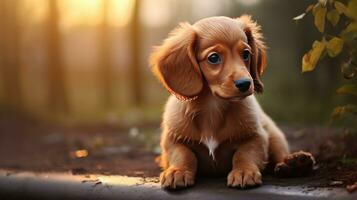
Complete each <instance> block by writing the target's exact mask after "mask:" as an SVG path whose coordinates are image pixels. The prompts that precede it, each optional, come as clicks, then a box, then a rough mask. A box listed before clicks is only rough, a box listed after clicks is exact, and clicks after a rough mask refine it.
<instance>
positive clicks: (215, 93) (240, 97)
mask: <svg viewBox="0 0 357 200" xmlns="http://www.w3.org/2000/svg"><path fill="white" fill-rule="evenodd" d="M213 94H214V96H216V97H218V98H220V99H224V100H227V101H241V100H243V99H245V98H246V97H248V96H250V95H252V94H253V92H247V93H244V94H240V95H236V96H230V97H225V96H222V95H220V94H219V93H218V92H213Z"/></svg>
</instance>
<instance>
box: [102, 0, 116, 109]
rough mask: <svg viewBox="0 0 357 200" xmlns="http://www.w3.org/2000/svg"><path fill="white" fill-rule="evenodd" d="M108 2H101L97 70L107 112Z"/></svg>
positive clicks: (109, 67) (109, 88)
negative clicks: (98, 70)
mask: <svg viewBox="0 0 357 200" xmlns="http://www.w3.org/2000/svg"><path fill="white" fill-rule="evenodd" d="M109 4H110V0H102V11H101V12H102V23H101V27H100V30H99V31H100V33H99V41H100V44H99V45H100V47H99V53H100V55H99V56H100V57H99V69H100V79H101V91H102V92H103V93H102V98H103V105H104V107H105V109H107V110H109V109H111V108H112V106H113V98H112V92H113V76H112V73H113V70H112V65H111V54H110V53H111V51H110V47H111V37H110V26H109V22H108V14H109V13H108V10H109Z"/></svg>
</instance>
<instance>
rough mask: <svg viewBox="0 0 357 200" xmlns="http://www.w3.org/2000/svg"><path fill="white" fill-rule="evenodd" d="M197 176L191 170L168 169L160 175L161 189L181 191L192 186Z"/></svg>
mask: <svg viewBox="0 0 357 200" xmlns="http://www.w3.org/2000/svg"><path fill="white" fill-rule="evenodd" d="M194 180H195V175H194V173H193V172H191V171H189V170H183V169H178V168H168V169H166V170H165V171H163V172H161V174H160V183H161V187H162V188H165V189H179V188H185V187H189V186H192V185H193V184H194V183H195V181H194Z"/></svg>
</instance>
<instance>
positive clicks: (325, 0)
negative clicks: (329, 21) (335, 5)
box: [319, 0, 327, 6]
mask: <svg viewBox="0 0 357 200" xmlns="http://www.w3.org/2000/svg"><path fill="white" fill-rule="evenodd" d="M319 3H320V4H321V5H323V6H326V4H327V0H319Z"/></svg>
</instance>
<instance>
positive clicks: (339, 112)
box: [331, 104, 357, 120]
mask: <svg viewBox="0 0 357 200" xmlns="http://www.w3.org/2000/svg"><path fill="white" fill-rule="evenodd" d="M347 113H350V114H357V106H356V105H352V104H347V105H345V106H337V107H335V109H334V110H333V112H332V114H331V117H332V120H336V119H337V118H340V117H342V116H344V115H346V114H347Z"/></svg>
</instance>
